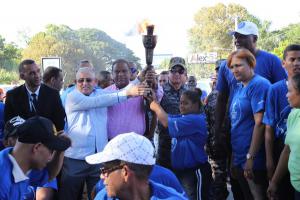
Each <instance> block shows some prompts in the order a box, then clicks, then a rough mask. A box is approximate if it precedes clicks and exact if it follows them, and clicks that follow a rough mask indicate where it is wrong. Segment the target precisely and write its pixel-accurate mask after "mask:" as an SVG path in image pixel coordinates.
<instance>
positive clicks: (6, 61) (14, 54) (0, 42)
mask: <svg viewBox="0 0 300 200" xmlns="http://www.w3.org/2000/svg"><path fill="white" fill-rule="evenodd" d="M20 58H21V54H20V50H19V49H18V48H17V46H16V45H15V44H13V43H10V44H7V43H5V39H4V38H2V37H1V36H0V68H2V69H6V70H15V69H16V68H17V66H18V62H19V61H20Z"/></svg>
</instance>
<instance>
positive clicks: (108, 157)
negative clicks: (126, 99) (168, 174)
mask: <svg viewBox="0 0 300 200" xmlns="http://www.w3.org/2000/svg"><path fill="white" fill-rule="evenodd" d="M85 160H86V162H87V163H89V164H100V163H106V162H109V161H113V160H122V161H125V162H130V163H135V164H142V165H154V164H155V150H154V148H153V146H152V144H151V142H150V141H149V140H148V139H147V138H146V137H144V136H142V135H139V134H136V133H134V132H130V133H123V134H120V135H118V136H116V137H114V138H113V139H112V140H110V141H109V142H108V143H107V145H106V146H105V147H104V150H103V151H102V152H99V153H96V154H93V155H90V156H87V157H85Z"/></svg>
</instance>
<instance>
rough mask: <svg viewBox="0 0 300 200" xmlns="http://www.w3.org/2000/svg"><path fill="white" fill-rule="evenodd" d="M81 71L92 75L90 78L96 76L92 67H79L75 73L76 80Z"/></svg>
mask: <svg viewBox="0 0 300 200" xmlns="http://www.w3.org/2000/svg"><path fill="white" fill-rule="evenodd" d="M83 73H85V74H90V75H91V76H92V78H95V77H96V74H95V70H94V68H91V67H81V68H79V69H78V71H77V73H76V80H77V79H79V76H80V74H83Z"/></svg>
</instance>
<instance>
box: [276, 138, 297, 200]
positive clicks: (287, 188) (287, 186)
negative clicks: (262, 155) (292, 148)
mask: <svg viewBox="0 0 300 200" xmlns="http://www.w3.org/2000/svg"><path fill="white" fill-rule="evenodd" d="M283 148H284V140H283V139H282V138H276V139H275V141H274V154H273V157H274V163H275V164H276V165H277V164H278V161H279V158H280V155H281V152H282V150H283ZM294 193H295V190H294V187H293V186H292V184H291V180H290V173H289V172H288V173H287V174H286V175H285V176H284V177H283V178H282V180H281V181H280V183H279V185H278V189H277V195H278V200H286V199H289V200H293V199H294Z"/></svg>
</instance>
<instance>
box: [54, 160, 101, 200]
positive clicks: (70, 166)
mask: <svg viewBox="0 0 300 200" xmlns="http://www.w3.org/2000/svg"><path fill="white" fill-rule="evenodd" d="M99 179H100V165H89V164H88V163H87V162H85V160H77V159H72V158H67V157H65V158H64V164H63V167H62V171H61V178H60V188H59V190H58V197H59V198H58V199H60V200H66V199H74V200H76V199H77V200H81V199H82V193H83V187H84V183H86V185H87V193H88V198H89V199H92V198H91V192H92V190H93V188H94V186H95V185H96V183H97V182H98V181H99Z"/></svg>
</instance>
